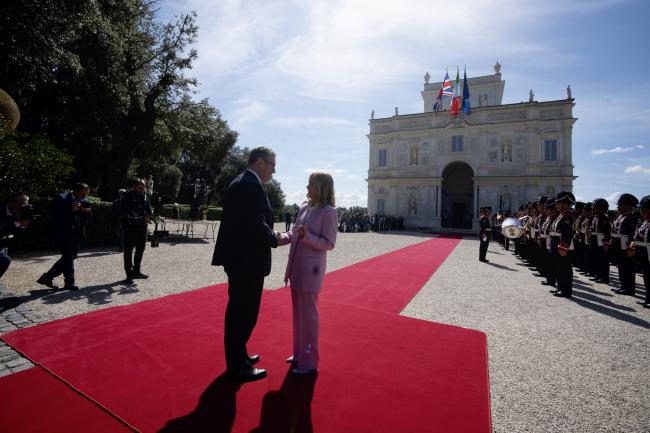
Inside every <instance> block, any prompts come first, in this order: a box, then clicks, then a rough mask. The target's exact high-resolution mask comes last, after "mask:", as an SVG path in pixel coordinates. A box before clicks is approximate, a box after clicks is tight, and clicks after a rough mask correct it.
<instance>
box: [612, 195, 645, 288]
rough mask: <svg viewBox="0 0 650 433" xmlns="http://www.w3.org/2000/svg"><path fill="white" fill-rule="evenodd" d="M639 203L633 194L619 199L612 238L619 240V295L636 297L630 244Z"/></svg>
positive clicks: (617, 252)
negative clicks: (634, 209)
mask: <svg viewBox="0 0 650 433" xmlns="http://www.w3.org/2000/svg"><path fill="white" fill-rule="evenodd" d="M638 203H639V200H638V199H637V198H636V197H634V196H633V195H632V194H627V193H625V194H622V195H621V197H620V198H619V199H618V203H617V207H618V212H619V215H618V218H616V221H615V223H614V229H613V230H612V237H614V239H618V250H617V251H616V252H615V254H616V256H617V263H618V277H619V279H620V281H621V288H620V289H618V290H615V292H616V293H618V294H619V295H631V296H634V289H635V287H634V286H635V282H634V277H635V275H634V260H633V258H632V256H633V254H634V253H633V252H632V251H629V250H630V243H631V242H632V240H633V239H634V233H635V231H636V223H637V217H636V215H635V214H634V213H633V212H632V209H633V208H634V207H635V206H636V205H637V204H638Z"/></svg>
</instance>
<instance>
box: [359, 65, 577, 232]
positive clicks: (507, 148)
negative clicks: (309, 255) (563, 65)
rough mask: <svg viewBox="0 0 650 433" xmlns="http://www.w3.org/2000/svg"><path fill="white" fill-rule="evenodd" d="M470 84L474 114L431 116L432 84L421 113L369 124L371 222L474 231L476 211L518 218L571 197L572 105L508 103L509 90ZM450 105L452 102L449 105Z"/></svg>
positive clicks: (493, 83) (493, 82) (490, 82)
mask: <svg viewBox="0 0 650 433" xmlns="http://www.w3.org/2000/svg"><path fill="white" fill-rule="evenodd" d="M494 68H495V73H494V75H488V76H482V77H475V78H469V79H468V84H469V88H470V92H471V97H470V103H471V107H472V110H471V114H470V115H465V114H464V113H460V114H458V116H457V117H452V116H450V114H449V110H448V105H449V101H447V106H446V107H444V108H445V109H444V110H443V111H440V112H439V113H438V115H437V116H435V117H434V116H433V113H432V107H433V104H434V101H435V99H436V97H437V94H438V91H439V89H440V86H441V83H429V75H428V74H427V75H426V76H425V83H424V89H423V90H422V92H421V94H422V99H423V104H424V109H423V112H422V113H417V114H406V115H399V114H398V110H397V108H395V115H394V116H393V117H389V118H381V119H375V118H374V112H373V114H371V119H370V122H369V125H370V133H369V134H368V140H369V145H370V153H369V154H370V161H369V169H368V212H369V213H370V214H383V215H392V216H402V217H403V218H404V224H405V225H406V226H407V227H430V228H440V227H448V228H466V229H469V228H477V226H478V218H479V207H480V206H485V205H490V206H492V208H493V209H502V210H511V211H512V210H515V209H516V208H517V207H518V206H520V205H522V204H524V203H525V202H527V201H532V200H535V199H537V198H538V197H539V196H540V195H549V196H550V195H554V194H555V193H556V192H558V191H561V190H567V191H571V190H572V189H573V180H574V179H575V177H574V176H573V164H572V155H571V138H572V128H573V124H574V122H575V121H576V120H577V119H575V118H574V117H573V112H572V111H573V106H574V99H573V98H572V97H571V89H570V87H568V88H567V98H566V99H562V100H557V101H544V102H540V101H535V100H534V95H533V92H532V90H531V92H530V94H529V101H528V102H522V103H517V104H505V105H503V104H502V103H501V101H502V97H503V91H504V88H505V81H503V80H502V79H501V71H500V68H501V66H500V65H499V64H498V63H497V64H496V65H495V67H494ZM446 99H449V98H446Z"/></svg>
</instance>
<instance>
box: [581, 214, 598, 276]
mask: <svg viewBox="0 0 650 433" xmlns="http://www.w3.org/2000/svg"><path fill="white" fill-rule="evenodd" d="M582 215H583V216H584V218H583V219H582V222H581V223H580V232H581V233H582V234H583V235H584V238H585V248H584V249H583V250H582V266H583V267H582V270H581V271H580V272H581V273H582V275H589V276H590V277H592V278H595V277H596V273H595V271H594V258H593V255H592V251H591V236H590V234H589V230H590V228H591V222H592V220H593V219H594V212H593V205H592V203H587V204H585V207H584V209H583V210H582Z"/></svg>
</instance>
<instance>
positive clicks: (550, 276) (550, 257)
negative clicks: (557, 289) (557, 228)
mask: <svg viewBox="0 0 650 433" xmlns="http://www.w3.org/2000/svg"><path fill="white" fill-rule="evenodd" d="M544 208H545V212H546V219H545V220H544V223H543V224H542V236H543V237H544V265H543V268H544V276H545V277H546V281H542V284H543V285H545V286H555V282H556V273H555V255H556V254H557V252H556V253H555V254H553V246H552V242H551V224H552V223H553V221H555V218H556V217H557V210H556V209H555V199H552V198H550V199H548V200H546V204H545V205H544Z"/></svg>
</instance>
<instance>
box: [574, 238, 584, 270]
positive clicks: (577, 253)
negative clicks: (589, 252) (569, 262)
mask: <svg viewBox="0 0 650 433" xmlns="http://www.w3.org/2000/svg"><path fill="white" fill-rule="evenodd" d="M573 245H574V248H575V249H574V250H573V265H574V266H575V267H576V269H578V270H580V271H582V270H584V266H585V264H584V252H583V251H584V249H585V245H584V243H583V242H581V241H580V239H574V240H573Z"/></svg>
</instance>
